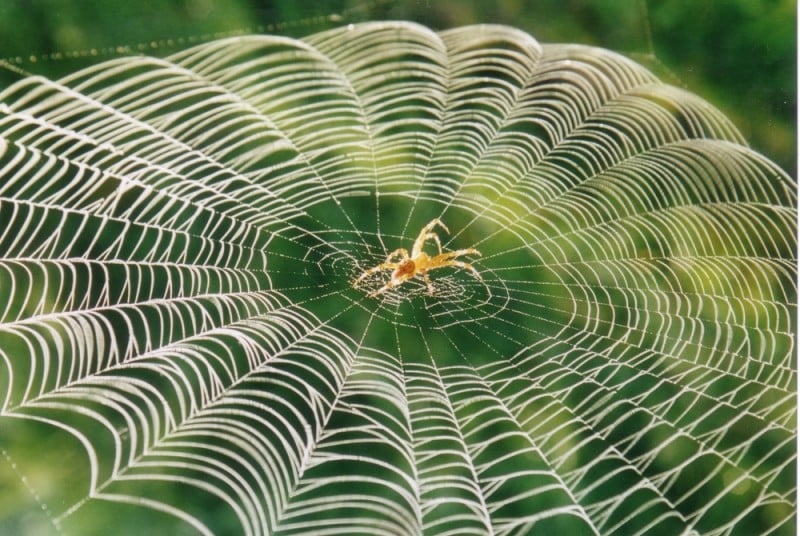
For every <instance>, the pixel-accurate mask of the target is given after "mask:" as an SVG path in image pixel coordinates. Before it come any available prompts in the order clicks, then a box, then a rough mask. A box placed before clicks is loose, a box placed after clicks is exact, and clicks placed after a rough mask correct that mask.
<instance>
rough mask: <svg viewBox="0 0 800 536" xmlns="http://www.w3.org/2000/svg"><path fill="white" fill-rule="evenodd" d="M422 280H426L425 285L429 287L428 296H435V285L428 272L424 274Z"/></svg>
mask: <svg viewBox="0 0 800 536" xmlns="http://www.w3.org/2000/svg"><path fill="white" fill-rule="evenodd" d="M422 278H423V279H424V280H425V284H426V285H428V294H431V295H432V294H433V283H431V278H430V277H428V272H427V270H426V271H424V272H422Z"/></svg>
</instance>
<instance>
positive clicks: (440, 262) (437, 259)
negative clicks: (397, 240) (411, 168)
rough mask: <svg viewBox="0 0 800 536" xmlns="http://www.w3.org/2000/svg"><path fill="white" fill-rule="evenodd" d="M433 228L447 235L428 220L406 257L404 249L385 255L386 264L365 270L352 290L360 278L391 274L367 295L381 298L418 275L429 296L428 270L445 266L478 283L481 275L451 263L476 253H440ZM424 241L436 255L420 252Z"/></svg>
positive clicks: (463, 264) (438, 222)
mask: <svg viewBox="0 0 800 536" xmlns="http://www.w3.org/2000/svg"><path fill="white" fill-rule="evenodd" d="M437 225H438V226H439V227H441V228H442V229H444V230H445V231H446V232H447V233H449V232H450V231H449V230H448V229H447V227H445V225H444V224H443V223H442V221H441V220H440V219H439V218H436V219H433V220H431V221H430V222H429V223H428V224H427V225H426V226H425V227H423V228H422V230H421V231H420V232H419V235H417V239H416V240H415V241H414V246H413V247H412V248H411V255H410V256H409V254H408V250H406V249H404V248H399V249H396V250H394V251H392V252H391V253H389V255H387V257H386V260H385V261H383V262H382V263H381V264H379V265H377V266H374V267H372V268H370V269H369V270H365V271H364V273H362V274H361V275H360V276H358V279H356V280H355V281H354V282H353V287H357V286H358V285H359V283H361V281H363V280H364V278H366V277H368V276H370V275H372V274H374V273H377V272H381V271H383V270H392V277H391V279H390V280H389V281H388V282H387V283H386V284H385V285H383V286H382V287H381V288H379V289H378V290H376V291H374V292H371V293H370V294H369V295H370V297H374V296H377V295H378V294H382V293H384V292H386V291H387V290H389V289H392V288H394V287H396V286H398V285H402V284H403V283H404V282H406V281H408V280H409V279H412V278H414V277H415V276H416V275H418V274H419V275H422V278H423V279H424V280H425V284H426V285H427V286H428V293H430V294H433V285H432V284H431V280H430V278H429V277H428V272H429V271H430V270H434V269H436V268H444V267H446V266H455V267H456V268H463V269H464V270H469V271H470V272H472V275H473V276H475V277H476V278H477V279H481V274H479V273H478V271H477V270H476V269H475V268H473V267H472V265H471V264H469V263H466V262H462V261H457V260H455V259H456V257H461V256H463V255H480V254H481V253H480V251H478V250H477V249H475V248H467V249H457V250H456V251H448V252H447V253H442V243H441V241H440V240H439V236H438V235H437V234H436V233H435V232H433V229H434V227H436V226H437ZM427 240H433V241H434V242H436V246H437V247H438V248H439V254H438V255H434V256H433V257H431V256H430V255H428V254H427V253H425V252H424V251H422V246H423V245H425V242H426V241H427ZM395 258H397V259H398V260H397V261H396V262H393V261H392V259H395Z"/></svg>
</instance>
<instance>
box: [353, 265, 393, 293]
mask: <svg viewBox="0 0 800 536" xmlns="http://www.w3.org/2000/svg"><path fill="white" fill-rule="evenodd" d="M398 266H399V263H397V262H384V263H382V264H379V265H378V266H373V267H372V268H370V269H369V270H364V271H363V272H362V273H361V275H360V276H358V279H356V280H355V281H353V286H354V287H357V286H358V284H359V283H360V282H361V281H362V280H363V279H364V278H366V277H369V276H371V275H372V274H374V273H377V272H382V271H383V270H394V269H395V268H397V267H398Z"/></svg>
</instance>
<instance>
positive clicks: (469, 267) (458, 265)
mask: <svg viewBox="0 0 800 536" xmlns="http://www.w3.org/2000/svg"><path fill="white" fill-rule="evenodd" d="M453 253H455V251H453ZM445 266H455V267H456V268H462V269H464V270H469V271H470V272H472V275H473V276H474V277H475V278H476V279H480V280H481V281H483V278H482V277H481V274H480V273H478V270H476V269H475V268H473V267H472V265H471V264H470V263H468V262H463V261H454V260H445V261H442V262H441V263H439V264H438V265H437V266H436V268H444V267H445Z"/></svg>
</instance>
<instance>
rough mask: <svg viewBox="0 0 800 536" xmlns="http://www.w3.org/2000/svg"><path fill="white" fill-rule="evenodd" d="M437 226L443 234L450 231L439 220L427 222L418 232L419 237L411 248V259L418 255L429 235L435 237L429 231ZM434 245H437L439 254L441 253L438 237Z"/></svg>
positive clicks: (434, 234)
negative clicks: (443, 231) (442, 230)
mask: <svg viewBox="0 0 800 536" xmlns="http://www.w3.org/2000/svg"><path fill="white" fill-rule="evenodd" d="M437 225H438V226H439V227H441V228H442V229H444V230H445V232H447V233H450V230H449V229H448V228H447V226H445V224H443V223H442V220H440V219H439V218H435V219H433V220H431V221H429V222H428V224H427V225H426V226H425V227H423V228H422V230H421V231H420V232H419V235H418V236H417V239H416V240H415V241H414V247H413V248H411V256H412V257H416V256H417V255H419V254H420V252H421V251H422V246H423V245H425V240H427V239H428V238H430V237H431V235H433V236H436V233H432V232H431V231H432V230H433V228H434V227H436V226H437ZM436 243H437V244H438V245H439V252H440V253H441V251H442V245H441V243H440V242H439V237H438V236H436Z"/></svg>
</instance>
